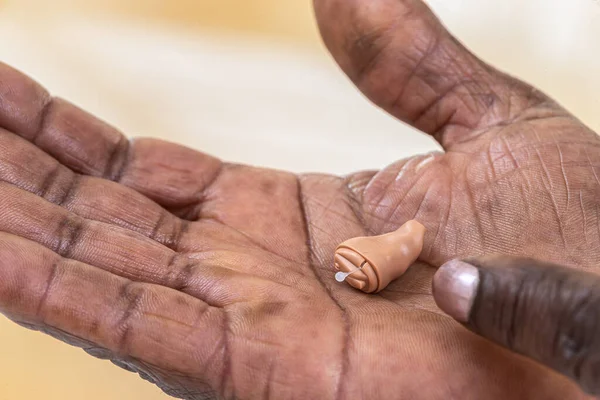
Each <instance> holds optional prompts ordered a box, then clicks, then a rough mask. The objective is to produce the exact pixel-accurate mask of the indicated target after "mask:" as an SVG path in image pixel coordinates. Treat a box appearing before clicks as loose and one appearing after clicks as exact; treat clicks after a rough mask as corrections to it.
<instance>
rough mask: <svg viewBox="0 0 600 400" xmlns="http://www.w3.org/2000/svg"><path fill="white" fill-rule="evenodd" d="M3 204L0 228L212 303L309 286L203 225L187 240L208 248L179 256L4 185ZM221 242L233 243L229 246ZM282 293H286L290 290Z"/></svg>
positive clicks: (0, 188) (285, 266)
mask: <svg viewBox="0 0 600 400" xmlns="http://www.w3.org/2000/svg"><path fill="white" fill-rule="evenodd" d="M0 202H1V204H3V206H4V207H3V208H2V209H0V231H3V232H7V233H10V234H13V235H17V236H19V237H22V238H25V239H28V240H31V241H34V242H36V243H39V244H41V245H43V246H45V247H47V248H49V249H51V250H53V251H54V252H55V253H57V254H59V255H61V256H63V257H66V258H71V259H73V260H77V261H80V262H83V263H86V264H89V265H93V266H95V267H97V268H101V269H103V270H105V271H108V272H110V273H113V274H116V275H119V276H122V277H125V278H127V279H131V280H136V281H140V282H148V283H153V284H159V285H162V286H166V287H170V288H174V289H177V290H180V291H183V292H185V293H187V294H190V295H192V296H195V297H198V298H200V299H202V300H204V301H206V302H208V303H209V304H211V305H217V306H225V305H228V304H233V303H235V302H240V301H245V300H248V299H253V300H259V299H263V298H271V299H279V297H278V294H277V291H274V290H273V289H278V288H277V286H276V285H274V282H279V283H280V284H281V285H285V286H287V287H288V288H289V287H293V288H296V289H297V290H300V291H302V290H307V288H309V287H310V281H309V279H308V278H306V277H305V276H304V275H303V274H302V271H297V270H298V268H297V265H295V264H293V263H291V262H290V261H286V260H282V259H277V260H273V262H278V263H280V264H281V266H282V269H281V270H279V269H273V268H269V265H270V264H268V263H265V260H267V261H270V260H271V259H270V258H269V257H268V256H265V254H264V253H263V252H262V251H261V250H260V249H256V248H252V247H250V246H244V243H243V242H242V243H238V242H236V237H235V236H230V237H228V238H224V237H223V236H222V235H221V234H219V232H215V231H213V230H210V227H205V226H204V225H202V226H201V227H200V228H198V229H200V230H199V231H196V232H193V233H192V234H191V235H190V241H192V238H193V237H200V238H202V239H201V240H202V241H203V242H204V243H203V245H204V247H205V248H206V249H205V250H203V251H201V252H198V253H193V254H181V253H178V252H176V251H173V250H171V249H169V248H167V247H165V246H163V245H161V244H159V243H157V242H156V241H154V240H152V239H150V238H148V237H146V236H143V235H141V234H139V233H137V232H132V231H130V230H128V229H124V228H121V227H118V226H114V225H109V224H106V223H101V222H97V221H93V220H88V219H85V218H81V217H79V216H77V215H75V214H73V213H71V212H69V211H68V210H66V209H64V208H62V207H59V206H56V205H54V204H51V203H48V202H46V201H44V200H43V199H41V198H40V197H38V196H35V195H33V194H31V193H29V192H25V191H23V190H20V189H18V188H16V187H14V186H12V185H8V184H6V183H2V182H0ZM194 229H197V228H194ZM222 243H232V244H231V245H229V247H228V245H227V244H225V245H223V244H222ZM184 246H189V247H192V246H193V244H192V243H190V244H187V243H184ZM240 249H241V250H240ZM233 288H236V289H235V290H233ZM280 292H283V295H282V296H285V293H287V292H286V291H281V290H280ZM280 300H283V299H280Z"/></svg>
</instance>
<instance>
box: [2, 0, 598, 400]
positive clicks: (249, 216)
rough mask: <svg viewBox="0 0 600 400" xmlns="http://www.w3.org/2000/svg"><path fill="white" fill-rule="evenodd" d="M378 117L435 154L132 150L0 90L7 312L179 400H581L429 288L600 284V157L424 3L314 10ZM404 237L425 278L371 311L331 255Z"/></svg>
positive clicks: (564, 118) (58, 103)
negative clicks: (505, 257)
mask: <svg viewBox="0 0 600 400" xmlns="http://www.w3.org/2000/svg"><path fill="white" fill-rule="evenodd" d="M315 8H316V13H317V18H318V21H319V24H320V27H321V30H322V33H323V37H324V40H325V43H326V45H327V46H328V48H329V49H330V51H331V52H332V54H333V56H334V57H335V59H336V60H337V61H338V63H339V64H340V65H341V67H342V68H343V70H344V71H345V72H346V73H347V74H348V76H349V77H350V78H351V79H352V81H354V82H355V83H356V85H357V86H358V87H359V88H360V89H361V90H362V91H363V92H364V93H365V94H366V95H367V96H368V97H369V98H370V99H372V100H373V102H374V103H376V104H377V105H379V106H381V107H383V108H384V109H386V110H388V111H389V112H390V113H392V114H393V115H395V116H397V117H398V118H399V119H401V120H403V121H405V122H407V123H410V124H412V125H414V126H416V127H417V128H419V129H421V130H422V131H423V132H425V133H427V134H430V135H433V136H434V137H435V138H436V139H437V140H439V141H440V143H441V144H442V145H443V147H444V149H445V153H440V154H431V155H424V156H417V157H414V158H411V159H408V160H402V161H399V162H397V163H395V164H393V165H390V166H389V167H387V168H385V169H384V170H382V171H378V172H375V171H373V172H359V173H355V174H351V175H348V176H347V177H337V176H329V175H303V176H296V175H293V174H290V173H285V172H279V171H273V170H267V169H257V168H251V167H247V166H241V165H235V164H228V163H223V162H221V161H219V160H217V159H215V158H212V157H210V156H208V155H205V154H201V153H197V152H195V151H192V150H189V149H186V148H184V147H180V146H178V145H174V144H169V143H165V142H161V141H157V140H149V139H140V140H136V141H133V142H129V141H127V140H126V139H125V138H124V137H123V136H122V135H121V134H120V133H118V132H117V131H115V130H114V129H113V128H111V127H109V126H108V125H105V124H104V123H102V122H100V121H98V120H96V119H94V118H93V117H91V116H90V115H88V114H86V113H84V112H83V111H81V110H79V109H77V108H75V107H74V106H72V105H70V104H69V103H67V102H65V101H62V100H58V99H51V98H50V97H49V95H48V94H47V93H46V92H45V91H44V90H43V89H42V88H41V87H40V86H38V85H37V84H36V83H34V82H33V81H31V80H29V79H28V78H26V77H24V76H23V75H21V74H19V73H18V72H16V71H14V70H12V69H10V68H9V67H6V66H3V67H1V69H0V126H2V128H3V130H2V131H1V132H0V203H1V204H2V207H1V208H0V232H1V233H0V311H2V313H4V314H5V315H7V316H8V317H9V318H11V319H13V320H14V321H15V322H17V323H20V324H22V325H24V326H26V327H29V328H32V329H38V330H41V331H44V332H47V333H49V334H51V335H54V336H55V337H58V338H59V339H62V340H65V341H67V342H69V343H72V344H74V345H78V346H81V347H83V348H84V349H86V351H88V352H89V353H91V354H93V355H95V356H97V357H102V358H108V359H111V360H112V361H113V362H115V363H116V364H117V365H120V366H122V367H124V368H127V369H129V370H132V371H136V372H139V373H140V374H141V375H142V377H144V378H146V379H149V380H151V381H153V382H155V383H156V384H158V385H159V386H160V387H161V388H163V389H164V390H165V391H167V392H168V393H170V394H172V395H175V396H179V397H185V398H191V399H208V398H227V399H231V398H240V399H267V398H273V399H289V398H302V399H359V398H365V399H378V398H381V399H450V398H460V399H474V400H475V399H482V398H486V399H506V398H510V399H531V398H536V399H537V398H539V399H565V398H570V399H576V398H583V394H581V393H580V392H579V391H578V389H577V388H576V387H575V386H574V385H573V384H572V383H571V382H569V381H567V380H566V379H564V378H561V377H559V376H558V375H556V374H554V373H552V372H549V371H547V370H545V369H543V368H541V367H538V366H536V365H534V364H532V363H531V362H529V361H526V360H524V359H521V358H518V357H516V356H514V355H511V354H509V353H507V352H505V351H504V350H500V349H499V348H498V347H495V346H494V345H492V344H489V343H488V342H486V341H485V340H483V339H480V338H478V337H476V336H475V335H473V334H471V333H469V332H468V331H467V330H465V329H464V328H463V327H461V326H460V325H458V324H457V323H455V322H454V321H452V320H451V319H450V318H448V317H446V316H444V315H442V314H441V312H440V311H439V310H438V309H437V308H436V307H435V304H434V302H433V300H432V297H431V291H430V286H431V277H432V274H433V273H434V271H435V268H436V267H438V266H439V265H440V264H441V263H443V262H444V261H446V260H449V259H452V258H455V257H461V256H475V255H481V254H488V253H504V254H512V255H524V256H532V257H536V258H539V259H543V260H548V261H554V262H557V263H562V264H568V265H571V266H573V267H576V268H588V269H592V268H594V266H597V265H600V246H599V244H600V233H599V232H600V219H599V217H598V215H599V214H598V208H599V205H600V204H599V203H598V201H597V199H598V198H600V185H599V180H598V177H597V174H598V173H600V171H598V170H597V169H596V168H598V167H600V141H599V140H598V137H597V136H596V134H595V133H593V132H591V131H590V130H589V129H588V128H586V127H585V126H584V125H583V124H582V123H581V122H579V121H578V120H576V119H575V118H574V117H573V116H571V115H570V114H569V113H568V112H566V111H565V110H564V109H562V108H561V107H560V106H559V105H557V104H556V103H554V102H553V101H551V100H550V99H548V98H547V97H546V96H545V95H544V94H542V93H540V92H539V91H536V90H534V89H532V88H531V87H529V86H527V85H526V84H523V83H520V82H518V81H516V80H514V79H513V78H511V77H509V76H506V75H504V74H502V73H499V72H497V71H496V70H494V69H493V68H491V67H489V66H487V65H485V64H483V63H482V62H480V61H478V60H477V59H476V58H475V57H474V56H472V55H471V54H470V53H468V52H467V51H466V50H465V49H464V48H463V47H462V46H461V45H460V44H459V43H458V42H457V41H456V40H454V39H453V38H452V37H451V36H450V35H449V34H448V33H447V32H446V31H445V30H444V29H443V28H442V27H441V25H439V22H438V21H437V20H436V18H435V17H434V16H433V14H431V12H430V11H429V10H428V9H427V8H426V7H425V6H424V5H423V4H422V3H421V2H419V1H416V0H315ZM412 218H416V219H418V220H419V221H421V222H422V223H423V224H424V225H425V226H426V227H427V235H426V238H425V248H424V251H423V254H422V256H421V260H420V262H419V263H418V264H416V265H414V266H413V267H411V269H410V270H409V271H408V273H407V274H406V275H405V276H404V277H402V278H401V279H400V280H398V281H396V282H394V283H393V284H392V285H390V286H389V287H388V288H387V289H386V290H385V291H383V292H382V293H381V294H379V295H365V294H362V293H360V292H358V291H356V290H353V289H352V288H350V287H348V286H347V285H340V284H338V283H336V282H335V281H334V280H333V266H332V263H331V260H332V254H333V250H334V249H335V246H336V245H337V244H338V243H340V242H341V241H343V240H345V239H348V238H350V237H353V236H357V235H365V234H381V233H385V232H389V231H391V230H394V229H395V228H397V227H399V226H400V225H401V224H402V223H404V222H405V221H406V220H408V219H412Z"/></svg>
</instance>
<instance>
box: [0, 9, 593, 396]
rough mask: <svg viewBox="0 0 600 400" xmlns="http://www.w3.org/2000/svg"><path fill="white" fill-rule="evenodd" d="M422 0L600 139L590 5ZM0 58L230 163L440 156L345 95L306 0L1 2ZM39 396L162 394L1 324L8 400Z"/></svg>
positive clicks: (153, 132)
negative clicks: (566, 110) (587, 126)
mask: <svg viewBox="0 0 600 400" xmlns="http://www.w3.org/2000/svg"><path fill="white" fill-rule="evenodd" d="M428 3H429V4H430V5H431V6H432V7H433V8H434V9H435V11H436V12H437V13H438V14H439V15H440V16H441V17H442V18H443V20H444V21H445V23H446V25H447V26H448V27H449V28H450V29H451V30H452V31H453V32H454V33H456V34H457V36H458V37H459V38H460V39H461V40H462V41H463V42H465V43H466V44H467V45H468V46H469V47H470V48H471V49H472V50H473V51H474V52H475V53H477V54H479V55H480V56H482V57H483V58H484V59H486V60H487V61H489V62H491V63H493V64H495V65H496V66H498V67H500V68H501V69H504V70H506V71H508V72H510V73H512V74H514V75H517V76H519V77H521V78H523V79H525V80H527V81H529V82H531V83H533V84H535V85H536V86H538V87H539V88H541V89H542V90H544V91H546V92H548V93H550V94H551V95H553V96H554V97H555V98H557V99H558V100H560V101H561V102H562V103H563V104H564V105H565V106H566V107H567V108H569V109H570V110H571V111H572V112H574V113H575V114H576V115H578V116H579V117H580V118H582V119H583V120H584V121H585V122H586V123H588V125H590V126H592V127H593V128H595V129H597V130H598V129H600V113H599V112H598V111H599V110H600V96H599V95H598V93H599V92H600V74H598V71H600V45H599V44H598V38H600V4H599V2H598V1H597V0H528V1H523V0H502V1H500V0H430V1H428ZM0 59H1V60H2V61H5V62H7V63H9V64H12V65H14V66H16V67H17V68H19V69H21V70H23V71H25V72H27V73H28V74H30V75H32V76H34V77H35V78H36V79H38V80H40V81H41V82H42V83H43V84H45V85H46V86H47V87H48V88H49V89H50V90H51V91H52V92H53V93H55V94H57V95H60V96H61V97H65V98H67V99H69V100H71V101H73V102H75V103H76V104H78V105H80V106H82V107H84V108H86V109H88V110H89V111H91V112H93V113H95V114H97V115H99V116H101V117H102V118H104V119H106V120H108V121H110V122H111V123H113V124H114V125H116V126H118V127H119V128H121V129H122V130H123V131H124V132H126V133H127V134H129V135H131V136H154V137H162V138H166V139H168V140H171V141H177V142H181V143H184V144H186V145H188V146H191V147H194V148H197V149H201V150H203V151H207V152H211V153H214V154H216V155H218V156H220V157H222V158H224V159H228V160H232V161H239V162H245V163H252V164H258V165H264V166H270V167H275V168H285V169H291V170H294V171H327V172H332V173H345V172H349V171H351V170H355V169H361V168H378V167H381V166H383V165H385V164H387V163H389V162H391V161H393V160H395V159H397V158H401V157H405V156H408V155H411V154H415V153H418V152H422V151H429V150H431V149H434V148H437V146H436V145H435V144H434V143H433V142H432V141H431V140H429V139H428V138H426V137H424V136H422V135H419V134H418V133H417V132H414V131H413V130H411V129H409V128H407V127H405V126H404V125H401V124H399V123H397V122H396V121H394V120H393V119H392V118H390V117H388V116H386V115H385V114H384V113H383V112H381V111H379V110H377V109H375V108H374V107H372V106H371V105H370V104H369V103H368V102H367V101H366V100H365V99H363V98H362V96H360V95H359V94H358V93H357V92H356V90H354V88H352V86H351V85H349V83H348V82H347V80H346V79H345V78H344V77H343V76H342V75H341V73H340V72H339V71H338V70H337V68H336V67H335V65H334V64H333V63H332V62H331V60H330V59H329V57H328V55H327V54H326V52H325V51H324V49H323V48H322V46H321V44H320V42H319V39H318V34H317V31H316V27H315V24H314V22H313V17H312V10H311V1H310V0H285V1H281V0H170V1H168V0H55V1H52V2H49V1H46V0H0ZM342 139H343V140H344V146H343V147H341V148H339V147H336V146H339V143H340V141H341V140H342ZM267 147H268V148H267ZM334 149H336V150H335V151H334ZM39 398H42V399H47V400H53V399H90V400H95V399H144V400H153V399H163V398H166V396H164V395H162V394H161V393H160V392H159V391H158V389H155V388H154V387H153V386H151V385H150V384H147V383H145V382H142V381H141V380H140V379H138V378H137V377H136V376H135V375H133V374H130V373H127V372H124V371H121V370H120V369H118V368H117V367H113V366H112V365H111V364H110V363H108V362H104V361H98V360H95V359H93V358H91V357H89V356H87V355H85V354H84V353H83V352H82V351H80V350H78V349H72V348H70V347H68V346H66V345H63V344H60V343H57V342H55V341H53V340H51V339H49V338H47V337H45V336H43V335H41V334H37V333H32V332H28V331H26V330H24V329H21V328H17V327H16V326H13V325H12V324H10V323H9V322H7V321H6V320H4V319H0V400H13V399H17V400H20V399H39Z"/></svg>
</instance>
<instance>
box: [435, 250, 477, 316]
mask: <svg viewBox="0 0 600 400" xmlns="http://www.w3.org/2000/svg"><path fill="white" fill-rule="evenodd" d="M478 286H479V270H478V269H477V268H475V267H474V266H472V265H471V264H467V263H466V262H464V261H459V260H453V261H449V262H447V263H446V264H444V265H442V266H441V267H440V269H438V270H437V272H436V273H435V275H434V276H433V297H434V299H435V302H436V303H437V305H438V307H439V308H440V309H441V310H442V311H443V312H445V313H446V314H448V315H450V316H451V317H452V318H454V319H456V320H457V321H460V322H468V321H469V314H470V313H471V307H472V306H473V301H474V300H475V296H477V287H478Z"/></svg>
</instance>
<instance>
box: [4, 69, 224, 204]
mask: <svg viewBox="0 0 600 400" xmlns="http://www.w3.org/2000/svg"><path fill="white" fill-rule="evenodd" d="M0 127H3V128H5V129H7V130H9V131H12V132H14V133H16V134H18V135H20V136H22V137H24V138H25V139H27V140H29V141H31V142H33V143H35V144H36V146H38V147H39V148H41V149H42V150H44V151H45V152H47V153H48V154H50V155H51V156H52V157H54V158H55V159H57V160H58V161H60V162H61V163H62V164H64V165H65V166H67V167H68V168H70V169H72V170H74V171H75V172H80V173H82V174H85V175H92V176H97V177H103V178H106V179H109V180H113V181H116V182H120V183H122V184H124V185H127V186H130V187H132V188H133V189H135V190H137V191H139V192H140V193H142V194H144V195H146V196H148V197H150V198H151V199H153V200H155V201H157V202H158V203H159V204H161V205H163V206H165V207H169V208H184V207H186V206H189V205H190V204H196V203H197V202H198V201H199V199H200V198H201V196H202V191H203V189H204V188H205V187H206V185H208V184H209V183H210V182H211V181H212V180H213V179H214V177H215V176H216V175H217V174H218V171H219V169H220V165H221V163H220V161H219V160H217V159H215V158H213V157H210V156H208V155H205V154H201V153H198V152H196V151H193V150H191V149H187V148H185V147H182V146H178V145H174V144H168V143H165V142H162V141H159V140H152V139H140V140H136V141H133V142H131V143H130V142H129V141H128V140H127V139H126V138H125V136H123V135H122V134H121V133H120V132H119V131H117V130H116V129H114V128H113V127H111V126H109V125H107V124H106V123H104V122H102V121H100V120H98V119H97V118H95V117H93V116H92V115H90V114H88V113H86V112H84V111H83V110H81V109H79V108H77V107H75V106H74V105H72V104H70V103H68V102H66V101H64V100H61V99H55V98H52V97H50V95H49V94H48V92H46V91H45V90H44V89H43V88H42V87H41V86H40V85H38V84H37V83H36V82H34V81H33V80H32V79H30V78H29V77H27V76H25V75H23V74H21V73H20V72H18V71H16V70H14V69H12V68H10V67H8V66H6V65H4V64H0Z"/></svg>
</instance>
